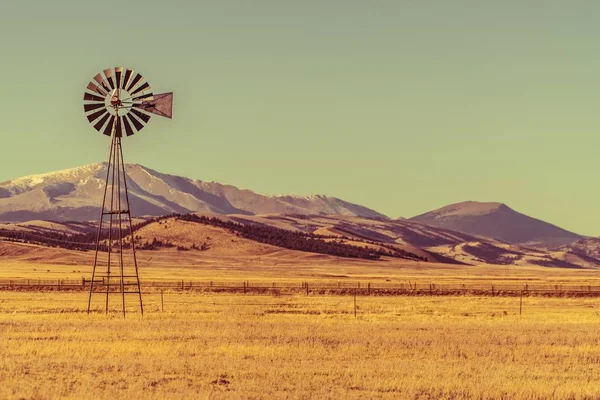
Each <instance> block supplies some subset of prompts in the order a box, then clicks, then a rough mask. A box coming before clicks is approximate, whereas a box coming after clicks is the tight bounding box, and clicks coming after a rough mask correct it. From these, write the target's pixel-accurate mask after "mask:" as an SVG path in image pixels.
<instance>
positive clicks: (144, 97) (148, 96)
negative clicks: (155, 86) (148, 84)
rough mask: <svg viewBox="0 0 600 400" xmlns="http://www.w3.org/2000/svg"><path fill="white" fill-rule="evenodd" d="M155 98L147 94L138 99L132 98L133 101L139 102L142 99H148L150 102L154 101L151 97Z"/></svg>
mask: <svg viewBox="0 0 600 400" xmlns="http://www.w3.org/2000/svg"><path fill="white" fill-rule="evenodd" d="M152 96H154V95H153V94H152V93H146V94H142V95H139V96H137V97H134V98H132V99H131V100H133V101H136V102H139V101H140V100H142V99H148V100H152V99H151V98H150V97H152Z"/></svg>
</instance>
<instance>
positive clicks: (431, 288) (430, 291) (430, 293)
mask: <svg viewBox="0 0 600 400" xmlns="http://www.w3.org/2000/svg"><path fill="white" fill-rule="evenodd" d="M429 295H430V296H433V285H432V284H431V283H430V284H429Z"/></svg>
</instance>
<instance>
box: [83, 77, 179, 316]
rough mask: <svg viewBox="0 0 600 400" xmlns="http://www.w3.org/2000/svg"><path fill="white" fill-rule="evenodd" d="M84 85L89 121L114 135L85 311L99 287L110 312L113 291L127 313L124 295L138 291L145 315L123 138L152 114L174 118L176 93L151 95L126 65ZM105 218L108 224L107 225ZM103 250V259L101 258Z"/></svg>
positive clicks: (101, 130)
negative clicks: (128, 257) (127, 256)
mask: <svg viewBox="0 0 600 400" xmlns="http://www.w3.org/2000/svg"><path fill="white" fill-rule="evenodd" d="M86 89H87V90H86V91H85V94H84V96H83V101H84V105H83V109H84V111H85V114H86V117H87V119H88V121H89V122H90V123H91V124H92V125H93V126H94V128H95V129H96V130H97V131H98V132H101V133H103V134H104V135H106V136H110V138H111V146H110V151H109V156H108V163H107V167H106V180H105V183H104V196H103V199H102V212H101V215H100V223H99V226H98V233H97V236H96V251H95V255H94V268H93V270H92V279H91V281H90V293H89V298H88V308H87V312H88V314H89V312H90V309H91V306H92V295H93V294H94V293H98V292H100V293H105V296H106V298H105V312H106V313H108V310H109V307H108V305H109V297H110V295H111V294H120V295H121V302H122V311H123V316H125V310H126V307H125V304H126V303H125V295H127V294H137V295H138V297H139V306H140V312H141V314H143V313H144V306H143V303H142V291H141V287H140V277H139V273H138V265H137V258H136V255H135V241H134V237H133V223H132V221H131V203H130V201H129V193H128V190H127V175H126V173H125V163H124V161H123V147H122V145H121V139H122V138H123V134H125V135H126V136H131V135H133V134H134V133H136V132H139V131H141V130H142V129H143V128H144V126H146V124H147V123H148V122H149V121H150V117H151V115H152V114H154V115H158V116H161V117H165V118H169V119H170V118H171V117H172V111H173V93H161V94H153V93H152V91H151V88H150V85H149V84H148V82H146V81H145V79H144V77H143V76H142V75H141V74H139V73H137V72H135V71H134V70H132V69H129V68H123V67H116V68H108V69H105V70H104V71H102V72H101V73H98V74H96V76H94V78H93V79H92V80H91V81H90V83H89V84H88V85H87V88H86ZM105 223H106V225H107V228H108V229H106V228H104V225H105ZM103 228H104V229H103ZM104 250H106V262H105V263H103V262H102V260H101V259H100V258H101V257H100V255H101V254H102V253H105V251H104ZM126 252H127V253H130V256H131V259H130V260H127V261H129V262H126V259H125V253H126ZM103 267H104V268H103ZM114 269H117V271H114ZM94 289H96V291H95V290H94Z"/></svg>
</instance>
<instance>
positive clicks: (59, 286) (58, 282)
mask: <svg viewBox="0 0 600 400" xmlns="http://www.w3.org/2000/svg"><path fill="white" fill-rule="evenodd" d="M58 290H60V279H59V280H58Z"/></svg>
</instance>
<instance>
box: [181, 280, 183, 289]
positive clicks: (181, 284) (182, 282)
mask: <svg viewBox="0 0 600 400" xmlns="http://www.w3.org/2000/svg"><path fill="white" fill-rule="evenodd" d="M181 290H183V279H182V280H181Z"/></svg>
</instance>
